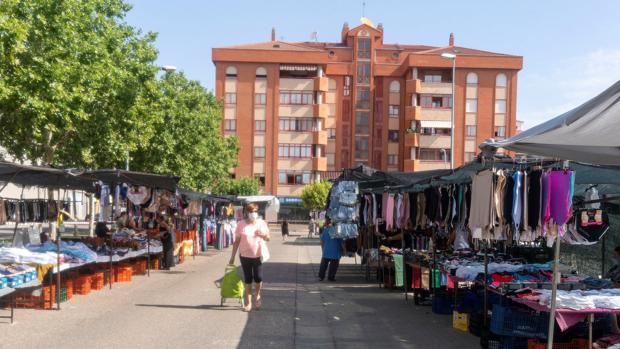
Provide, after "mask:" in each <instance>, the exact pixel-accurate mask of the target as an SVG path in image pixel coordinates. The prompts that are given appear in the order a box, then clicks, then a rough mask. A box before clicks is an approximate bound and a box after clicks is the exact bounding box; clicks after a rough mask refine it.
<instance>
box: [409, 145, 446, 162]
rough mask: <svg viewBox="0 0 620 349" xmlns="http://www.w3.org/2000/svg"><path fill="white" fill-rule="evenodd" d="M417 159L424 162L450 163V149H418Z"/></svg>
mask: <svg viewBox="0 0 620 349" xmlns="http://www.w3.org/2000/svg"><path fill="white" fill-rule="evenodd" d="M417 159H418V160H424V161H450V149H428V148H418V154H417Z"/></svg>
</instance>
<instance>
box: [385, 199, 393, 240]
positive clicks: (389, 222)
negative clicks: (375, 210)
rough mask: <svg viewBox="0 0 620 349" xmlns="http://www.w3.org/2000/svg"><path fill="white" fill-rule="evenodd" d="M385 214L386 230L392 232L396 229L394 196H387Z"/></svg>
mask: <svg viewBox="0 0 620 349" xmlns="http://www.w3.org/2000/svg"><path fill="white" fill-rule="evenodd" d="M385 213H386V215H385V218H384V219H385V230H386V231H390V230H392V229H393V228H394V194H388V196H387V204H386V208H385Z"/></svg>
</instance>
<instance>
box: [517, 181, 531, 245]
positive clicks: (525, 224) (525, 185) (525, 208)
mask: <svg viewBox="0 0 620 349" xmlns="http://www.w3.org/2000/svg"><path fill="white" fill-rule="evenodd" d="M529 179H530V177H529V174H528V173H527V172H525V171H523V191H522V193H523V213H522V214H523V219H522V220H521V229H522V230H526V229H528V227H529V224H528V218H529V217H528V206H529V201H528V199H529V196H528V194H529V193H528V188H529ZM515 240H519V239H518V238H517V239H515Z"/></svg>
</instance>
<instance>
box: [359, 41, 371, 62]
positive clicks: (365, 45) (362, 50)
mask: <svg viewBox="0 0 620 349" xmlns="http://www.w3.org/2000/svg"><path fill="white" fill-rule="evenodd" d="M370 44H371V42H370V38H358V39H357V58H361V59H370Z"/></svg>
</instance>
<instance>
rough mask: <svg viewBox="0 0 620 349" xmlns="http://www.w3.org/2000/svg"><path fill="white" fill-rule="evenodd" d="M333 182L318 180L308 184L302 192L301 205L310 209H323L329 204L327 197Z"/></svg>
mask: <svg viewBox="0 0 620 349" xmlns="http://www.w3.org/2000/svg"><path fill="white" fill-rule="evenodd" d="M331 187H332V184H331V183H330V182H328V181H318V182H314V183H312V184H308V185H307V186H305V187H304V189H303V191H302V192H301V205H302V206H303V207H304V208H306V209H308V210H311V211H313V210H322V209H324V208H325V206H327V197H328V195H329V189H331Z"/></svg>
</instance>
